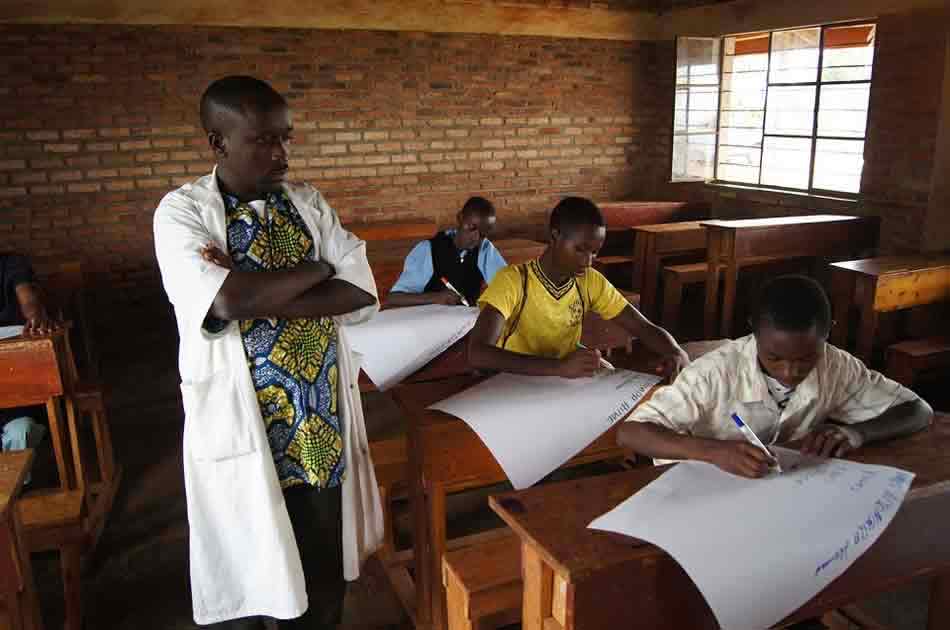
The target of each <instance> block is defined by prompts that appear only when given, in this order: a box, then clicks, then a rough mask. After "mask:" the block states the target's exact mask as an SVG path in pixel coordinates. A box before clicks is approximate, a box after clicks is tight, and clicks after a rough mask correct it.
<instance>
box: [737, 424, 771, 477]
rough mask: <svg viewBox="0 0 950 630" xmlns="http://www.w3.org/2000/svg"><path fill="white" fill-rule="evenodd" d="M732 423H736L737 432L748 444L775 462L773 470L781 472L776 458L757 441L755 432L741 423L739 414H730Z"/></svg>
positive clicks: (760, 441)
mask: <svg viewBox="0 0 950 630" xmlns="http://www.w3.org/2000/svg"><path fill="white" fill-rule="evenodd" d="M732 421H733V422H735V423H736V426H737V427H739V432H740V433H742V435H743V437H745V439H746V440H748V442H749V443H750V444H752V445H754V446H758V447H759V448H761V449H762V450H763V451H765V454H766V455H768V456H769V457H770V458H772V460H773V461H774V462H775V470H777V471H778V472H782V465H781V464H779V463H778V458H777V457H776V456H775V455H773V454H772V452H771V451H769V449H767V448H765V444H763V443H762V440H760V439H759V436H757V435H756V434H755V431H753V430H752V429H750V428H749V427H748V425H746V423H745V422H743V421H742V418H740V417H739V414H737V413H734V414H732Z"/></svg>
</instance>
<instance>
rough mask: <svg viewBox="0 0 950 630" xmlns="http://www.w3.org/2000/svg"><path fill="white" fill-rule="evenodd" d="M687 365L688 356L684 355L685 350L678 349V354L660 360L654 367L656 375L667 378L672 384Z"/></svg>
mask: <svg viewBox="0 0 950 630" xmlns="http://www.w3.org/2000/svg"><path fill="white" fill-rule="evenodd" d="M687 365H689V355H688V354H686V351H685V350H683V349H682V348H679V352H677V353H675V354H671V355H669V356H667V357H663V358H662V359H660V362H659V363H658V364H657V366H656V373H657V374H661V375H663V376H666V377H669V379H670V382H671V383H672V382H673V381H675V380H676V377H677V376H679V373H680V372H681V371H682V370H683V368H685V367H686V366H687Z"/></svg>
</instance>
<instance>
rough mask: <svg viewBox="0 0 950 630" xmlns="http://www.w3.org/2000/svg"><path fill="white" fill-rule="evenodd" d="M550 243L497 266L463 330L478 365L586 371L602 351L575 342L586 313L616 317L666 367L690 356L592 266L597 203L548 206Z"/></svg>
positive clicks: (600, 221) (598, 243) (601, 228)
mask: <svg viewBox="0 0 950 630" xmlns="http://www.w3.org/2000/svg"><path fill="white" fill-rule="evenodd" d="M550 232H551V240H550V245H548V248H547V249H546V250H545V251H544V254H542V255H541V257H540V258H538V259H537V260H532V261H529V262H527V263H524V264H520V265H512V266H509V267H506V268H504V269H502V270H501V271H499V272H498V273H497V274H496V275H495V278H494V279H493V280H492V282H491V284H489V285H488V288H487V289H486V290H485V292H484V293H482V296H481V298H480V299H479V300H478V305H479V307H480V308H481V313H480V314H479V316H478V321H477V323H476V324H475V328H474V329H473V330H472V332H471V333H470V334H469V344H468V354H469V361H470V362H471V364H472V366H473V367H475V368H478V369H488V370H500V371H503V372H514V373H518V374H533V375H545V376H563V377H567V378H578V377H584V376H591V375H592V374H593V373H594V372H595V371H596V370H597V369H598V367H599V363H600V352H598V351H597V350H588V349H585V348H580V347H579V343H580V339H581V328H582V325H583V321H584V314H585V313H586V312H588V311H594V312H595V313H597V314H599V315H600V316H601V317H603V318H604V319H615V320H616V321H617V323H618V324H620V326H621V327H623V328H624V329H625V330H626V331H627V332H628V333H630V335H631V336H637V337H639V338H640V340H641V341H642V342H643V344H644V345H645V346H646V347H647V348H649V349H650V350H652V351H653V352H656V353H658V354H660V355H661V356H662V357H663V359H664V367H665V368H666V370H667V371H668V372H671V373H676V372H678V371H679V369H680V368H681V367H683V366H685V365H686V364H687V363H688V362H689V359H688V358H687V356H686V353H685V352H684V351H683V349H682V348H680V347H679V345H678V344H677V343H676V341H675V340H674V339H673V337H672V336H671V335H670V334H669V333H668V332H666V331H665V330H663V329H662V328H660V327H658V326H656V325H655V324H653V323H651V322H650V321H649V320H647V319H646V318H645V317H643V315H641V314H640V312H639V311H637V310H636V309H635V308H633V306H631V305H630V303H629V302H627V299H626V298H625V297H624V296H623V294H622V293H620V292H619V291H618V290H617V289H616V288H614V286H613V285H612V284H610V282H609V281H608V280H607V279H606V278H605V277H604V276H603V275H602V274H601V273H600V272H598V271H597V270H595V269H593V268H592V267H591V264H592V263H593V261H594V257H595V256H596V255H597V252H598V251H600V248H601V247H602V246H603V244H604V239H605V238H606V235H607V227H606V225H605V222H604V217H603V215H602V214H601V212H600V209H599V208H598V207H597V205H596V204H595V203H594V202H592V201H590V200H589V199H584V198H582V197H567V198H566V199H563V200H562V201H561V202H560V203H558V204H557V206H555V208H554V210H552V211H551V221H550Z"/></svg>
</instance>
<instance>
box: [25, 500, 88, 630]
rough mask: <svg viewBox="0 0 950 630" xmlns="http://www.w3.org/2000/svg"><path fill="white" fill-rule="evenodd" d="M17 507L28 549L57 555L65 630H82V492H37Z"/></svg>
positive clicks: (84, 538) (84, 533)
mask: <svg viewBox="0 0 950 630" xmlns="http://www.w3.org/2000/svg"><path fill="white" fill-rule="evenodd" d="M16 507H17V510H18V511H19V516H20V520H21V522H22V523H23V535H24V537H25V539H26V545H27V547H28V548H29V550H30V551H31V552H39V551H49V550H55V551H58V552H59V555H60V568H61V570H62V575H63V597H64V600H65V624H64V630H81V628H82V581H81V568H82V567H81V562H82V551H83V547H84V546H85V542H86V532H85V530H84V529H83V516H84V515H83V512H84V508H85V496H84V494H83V491H82V490H54V491H37V492H35V493H33V494H28V495H25V496H23V497H22V498H21V499H20V500H19V501H18V502H17V506H16Z"/></svg>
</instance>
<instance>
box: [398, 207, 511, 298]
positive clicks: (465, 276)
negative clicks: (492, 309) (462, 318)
mask: <svg viewBox="0 0 950 630" xmlns="http://www.w3.org/2000/svg"><path fill="white" fill-rule="evenodd" d="M456 221H457V227H456V228H454V229H449V230H443V231H441V232H439V233H438V234H436V235H435V236H433V237H432V238H430V239H429V240H427V241H422V242H421V243H418V244H416V246H415V247H413V248H412V251H411V252H409V255H408V256H406V262H405V264H404V265H403V271H402V274H401V275H400V276H399V279H398V280H397V281H396V284H394V285H393V288H392V289H391V290H390V293H389V297H388V298H387V299H386V303H387V305H389V306H417V305H419V304H448V305H455V304H464V303H465V302H467V303H468V305H469V306H475V304H476V303H477V302H478V296H479V294H480V293H481V291H482V286H483V285H486V284H488V283H489V282H491V279H492V278H493V277H495V273H496V272H497V271H498V270H499V269H501V268H502V267H504V266H505V265H506V263H505V259H504V258H502V256H501V254H500V253H499V252H498V250H497V249H495V246H494V245H492V243H491V241H489V240H488V236H489V235H490V234H491V232H492V230H494V228H495V207H494V206H493V205H492V203H491V202H490V201H488V200H487V199H485V198H484V197H472V198H471V199H469V200H468V201H466V202H465V205H464V206H462V209H461V210H459V213H458V215H456ZM442 278H445V279H446V280H447V281H448V282H449V284H451V285H452V287H453V288H454V289H455V290H456V291H457V292H458V293H456V292H455V291H452V290H450V289H449V288H448V287H446V286H445V283H444V282H443V281H442Z"/></svg>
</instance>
